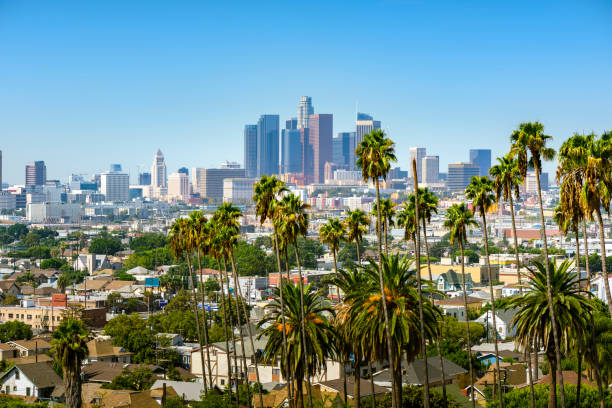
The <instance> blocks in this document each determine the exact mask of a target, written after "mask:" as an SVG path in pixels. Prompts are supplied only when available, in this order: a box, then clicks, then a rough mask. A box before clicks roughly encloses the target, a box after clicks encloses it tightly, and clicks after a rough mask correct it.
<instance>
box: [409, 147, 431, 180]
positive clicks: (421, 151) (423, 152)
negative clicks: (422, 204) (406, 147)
mask: <svg viewBox="0 0 612 408" xmlns="http://www.w3.org/2000/svg"><path fill="white" fill-rule="evenodd" d="M425 156H427V149H425V148H424V147H411V148H410V166H408V175H409V177H410V178H412V179H414V174H413V173H412V161H413V160H414V159H416V167H417V176H418V178H419V182H420V181H421V178H422V177H423V175H422V172H421V170H422V166H423V165H422V161H423V157H425Z"/></svg>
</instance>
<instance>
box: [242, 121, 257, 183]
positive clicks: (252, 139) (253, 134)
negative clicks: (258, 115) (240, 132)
mask: <svg viewBox="0 0 612 408" xmlns="http://www.w3.org/2000/svg"><path fill="white" fill-rule="evenodd" d="M244 169H245V171H246V176H247V177H257V125H244Z"/></svg>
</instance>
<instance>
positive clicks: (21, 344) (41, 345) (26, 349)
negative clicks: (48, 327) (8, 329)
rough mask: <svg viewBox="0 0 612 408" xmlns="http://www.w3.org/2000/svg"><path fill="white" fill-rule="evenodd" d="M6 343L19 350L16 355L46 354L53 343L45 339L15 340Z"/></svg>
mask: <svg viewBox="0 0 612 408" xmlns="http://www.w3.org/2000/svg"><path fill="white" fill-rule="evenodd" d="M6 344H8V345H9V346H12V347H14V348H15V350H16V351H17V354H18V356H16V357H28V356H35V355H36V354H46V353H47V352H48V351H49V350H51V344H50V343H49V342H47V341H46V340H43V339H32V340H14V341H9V342H7V343H6Z"/></svg>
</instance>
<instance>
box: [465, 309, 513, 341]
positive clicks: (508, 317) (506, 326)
mask: <svg viewBox="0 0 612 408" xmlns="http://www.w3.org/2000/svg"><path fill="white" fill-rule="evenodd" d="M515 314H516V311H515V310H511V309H506V310H496V311H495V326H496V327H495V331H496V332H497V336H498V337H499V338H500V339H501V340H505V339H506V338H507V337H514V336H515V334H516V326H515V325H513V324H511V321H512V318H513V317H514V315H515ZM475 321H476V322H478V323H480V324H482V325H484V326H485V330H486V329H487V328H489V331H490V330H491V328H492V327H493V313H491V311H490V310H489V311H487V312H486V313H485V314H483V315H482V316H480V317H479V318H478V319H476V320H475Z"/></svg>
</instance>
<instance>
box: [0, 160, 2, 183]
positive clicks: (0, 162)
mask: <svg viewBox="0 0 612 408" xmlns="http://www.w3.org/2000/svg"><path fill="white" fill-rule="evenodd" d="M0 191H2V150H0Z"/></svg>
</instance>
